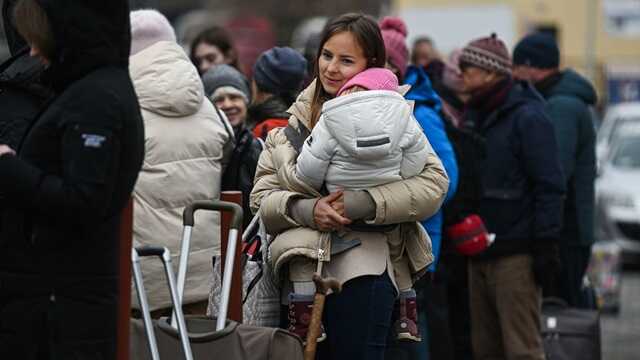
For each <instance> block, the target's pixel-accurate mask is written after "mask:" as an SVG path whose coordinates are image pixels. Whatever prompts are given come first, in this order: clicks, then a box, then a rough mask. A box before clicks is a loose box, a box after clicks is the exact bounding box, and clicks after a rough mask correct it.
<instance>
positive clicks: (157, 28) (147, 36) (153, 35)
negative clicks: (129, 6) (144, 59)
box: [130, 9, 176, 55]
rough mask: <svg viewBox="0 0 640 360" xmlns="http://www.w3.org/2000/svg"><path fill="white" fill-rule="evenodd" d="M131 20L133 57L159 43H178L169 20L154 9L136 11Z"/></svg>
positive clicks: (132, 13)
mask: <svg viewBox="0 0 640 360" xmlns="http://www.w3.org/2000/svg"><path fill="white" fill-rule="evenodd" d="M130 18H131V55H135V54H137V53H139V52H140V51H142V50H144V49H146V48H148V47H149V46H151V45H153V44H155V43H157V42H158V41H171V42H176V34H175V32H174V31H173V27H171V24H170V23H169V20H167V18H166V17H165V16H164V15H162V14H161V13H160V12H158V11H156V10H153V9H143V10H135V11H132V12H131V14H130Z"/></svg>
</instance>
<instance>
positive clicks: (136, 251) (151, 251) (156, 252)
mask: <svg viewBox="0 0 640 360" xmlns="http://www.w3.org/2000/svg"><path fill="white" fill-rule="evenodd" d="M150 256H157V257H159V258H160V259H161V260H162V263H163V265H164V269H165V274H166V276H167V283H168V285H169V292H170V293H171V300H172V301H173V306H174V308H175V309H174V314H175V316H174V318H175V319H176V321H177V327H178V332H179V334H180V341H181V343H182V349H183V351H184V355H185V359H186V360H193V354H192V353H191V344H190V343H189V336H188V333H187V326H186V323H185V321H184V314H183V313H182V300H181V299H180V297H179V296H178V292H177V291H176V279H175V276H174V274H173V270H172V269H171V253H170V252H169V249H167V248H166V247H158V246H140V247H136V248H133V249H131V262H132V265H133V266H132V267H133V276H134V282H135V285H136V290H137V293H138V301H139V302H140V309H141V311H142V317H143V320H144V327H145V329H146V332H147V339H148V342H149V351H150V353H151V358H152V359H153V360H159V359H160V353H159V352H158V343H157V340H156V334H155V331H154V329H153V321H152V319H151V313H150V310H149V302H148V300H147V294H146V291H145V289H144V280H143V278H142V272H141V270H140V258H142V257H150Z"/></svg>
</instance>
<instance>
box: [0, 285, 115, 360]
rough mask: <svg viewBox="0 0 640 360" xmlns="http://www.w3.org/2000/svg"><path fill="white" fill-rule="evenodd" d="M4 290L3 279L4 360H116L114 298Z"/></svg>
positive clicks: (0, 355)
mask: <svg viewBox="0 0 640 360" xmlns="http://www.w3.org/2000/svg"><path fill="white" fill-rule="evenodd" d="M2 285H3V283H2V279H1V278H0V359H21V360H49V359H51V360H80V359H82V360H84V359H87V360H88V359H91V360H93V359H95V360H115V358H116V325H117V306H116V302H115V301H113V300H114V299H113V298H112V297H111V296H108V295H105V294H100V293H99V292H93V293H92V290H91V289H87V291H86V292H85V293H82V294H80V295H79V296H73V295H69V294H64V295H63V294H60V295H57V294H53V293H51V292H50V293H48V294H47V293H46V292H41V291H39V292H38V293H33V292H30V291H28V290H25V289H24V288H15V287H13V288H12V287H8V286H6V284H5V286H2Z"/></svg>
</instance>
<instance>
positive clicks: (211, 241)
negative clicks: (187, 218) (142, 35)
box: [129, 41, 229, 310]
mask: <svg viewBox="0 0 640 360" xmlns="http://www.w3.org/2000/svg"><path fill="white" fill-rule="evenodd" d="M129 69H130V73H131V78H132V80H133V84H134V87H135V90H136V93H137V95H138V99H139V102H140V108H141V111H142V117H143V119H144V124H145V150H146V153H145V158H144V163H143V166H142V171H141V172H140V175H139V177H138V182H137V184H136V187H135V190H134V194H133V195H134V245H136V246H138V245H145V244H150V245H159V246H166V247H168V248H169V250H170V251H171V254H172V260H173V264H174V269H176V268H177V265H178V257H179V255H180V251H179V248H180V247H179V245H180V242H181V239H182V211H183V209H184V207H185V206H186V205H188V204H190V203H192V202H193V201H195V200H208V199H217V198H218V197H219V195H220V179H221V176H222V170H221V160H222V157H223V147H224V145H225V143H227V141H228V139H229V135H228V133H227V131H226V130H225V128H224V127H223V123H222V119H220V117H218V115H217V113H216V111H215V109H214V107H213V105H212V104H211V102H210V101H208V100H207V99H206V98H205V97H204V89H203V85H202V82H201V80H200V77H199V76H198V72H197V70H196V68H195V67H194V66H193V64H192V63H191V61H189V58H188V57H187V55H186V54H185V53H184V51H183V50H182V48H181V47H180V46H178V45H177V44H176V43H173V42H165V41H162V42H158V43H156V44H154V45H152V46H150V47H149V48H147V49H145V50H143V51H141V52H139V53H137V54H136V55H134V56H132V57H131V58H130V66H129ZM219 224H220V221H219V216H218V214H215V213H205V212H203V213H198V215H197V216H196V226H195V227H194V229H193V236H192V242H191V251H190V254H189V269H188V273H187V282H186V286H185V298H184V303H185V304H189V303H193V302H197V301H201V300H206V299H207V298H208V295H209V290H210V288H211V284H212V269H211V257H212V256H213V255H218V254H219V252H220V250H219V248H220V239H219V232H220V229H219ZM142 271H143V274H144V277H145V287H146V290H147V294H148V298H149V304H150V306H151V310H156V309H160V308H167V307H169V306H171V298H170V297H169V292H168V289H167V283H166V279H165V274H164V270H163V267H162V265H161V263H160V261H158V259H152V258H145V259H142ZM133 299H134V307H135V308H139V307H138V305H137V300H135V299H136V297H135V296H133Z"/></svg>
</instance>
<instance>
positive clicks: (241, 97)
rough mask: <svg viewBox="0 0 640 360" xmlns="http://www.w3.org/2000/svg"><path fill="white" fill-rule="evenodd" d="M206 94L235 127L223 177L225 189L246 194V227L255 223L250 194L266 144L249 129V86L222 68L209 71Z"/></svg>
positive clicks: (204, 78)
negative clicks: (252, 221)
mask: <svg viewBox="0 0 640 360" xmlns="http://www.w3.org/2000/svg"><path fill="white" fill-rule="evenodd" d="M202 82H203V83H204V92H205V94H206V95H207V97H208V98H209V99H210V100H211V101H213V103H214V104H215V106H216V107H217V108H219V109H220V110H222V112H224V114H225V115H226V117H227V119H228V120H229V124H231V126H232V127H233V133H234V135H235V145H234V148H233V151H232V152H231V156H230V158H229V161H228V165H227V166H226V168H225V169H224V173H223V175H222V182H221V189H222V190H223V191H225V190H236V191H241V192H242V209H243V210H244V217H243V226H244V228H246V226H247V225H249V223H250V222H251V209H250V208H249V194H251V190H252V189H253V178H254V176H255V174H256V167H257V166H258V159H259V158H260V153H261V152H262V147H263V146H262V143H261V142H260V140H258V139H255V138H254V137H253V134H251V130H250V129H249V127H248V126H247V107H248V106H249V103H250V102H251V92H250V91H249V82H248V81H247V79H246V78H245V77H244V75H242V73H240V72H239V71H238V70H236V69H235V68H233V67H231V66H230V65H226V64H222V65H218V66H216V67H214V68H212V69H209V70H208V71H207V72H206V73H205V74H204V75H203V76H202Z"/></svg>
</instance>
